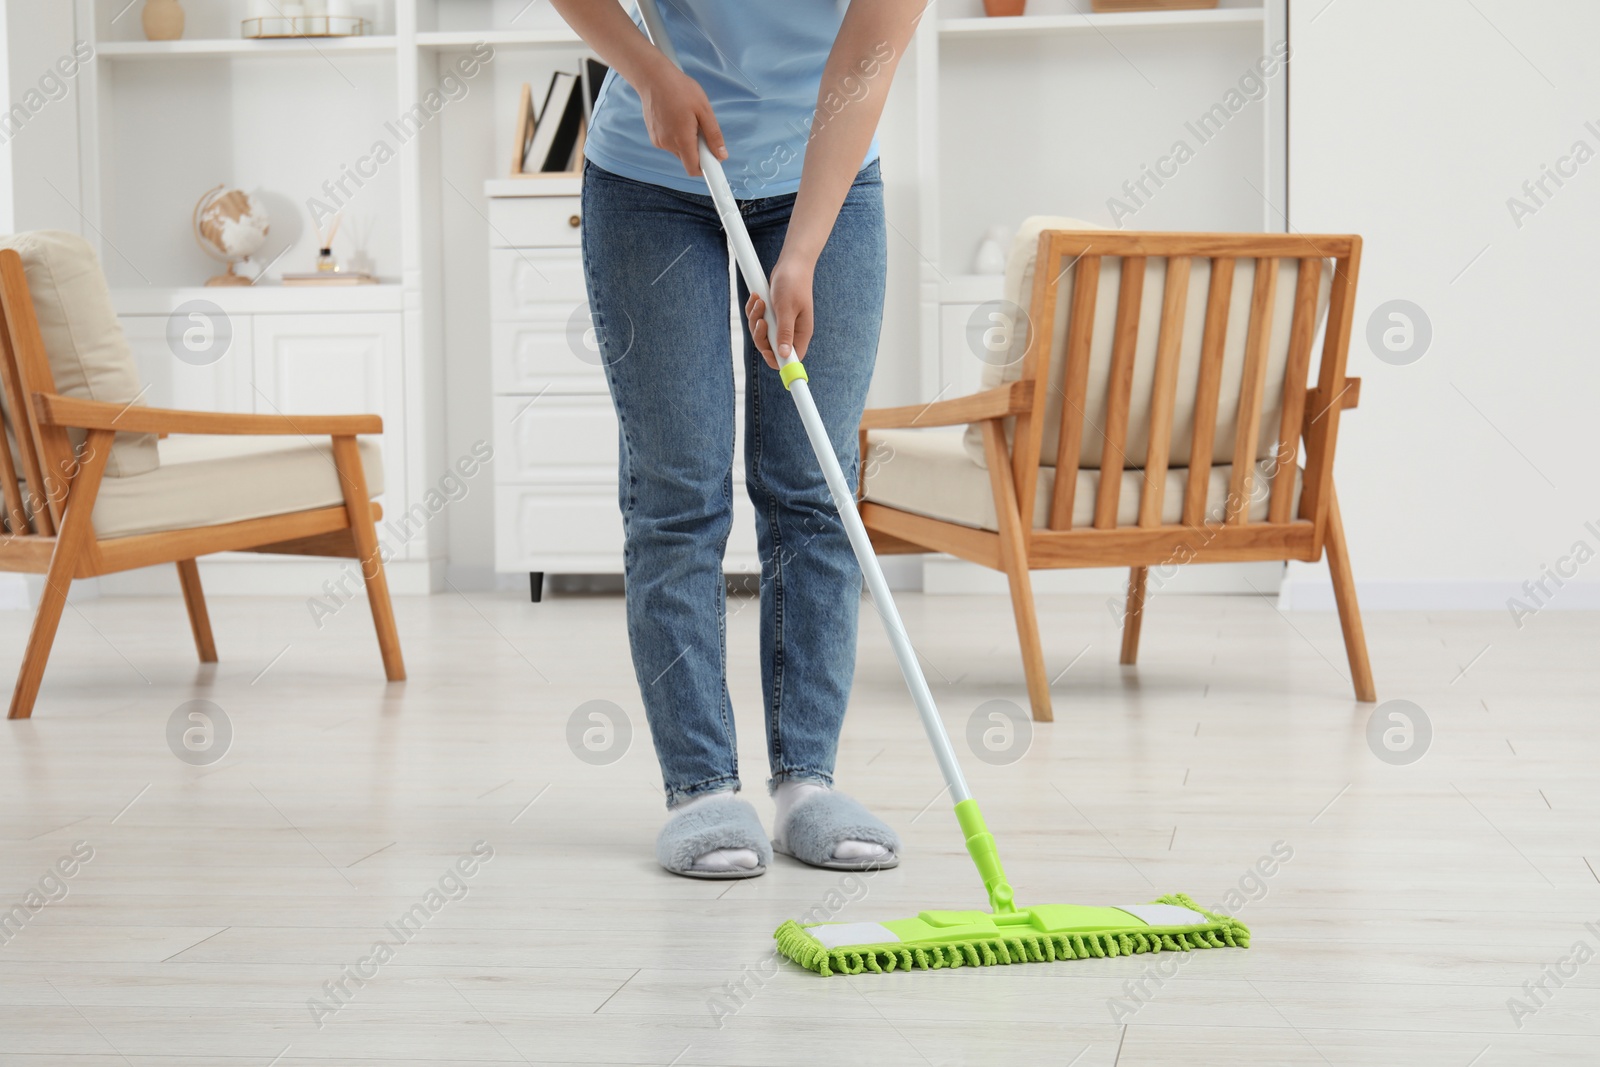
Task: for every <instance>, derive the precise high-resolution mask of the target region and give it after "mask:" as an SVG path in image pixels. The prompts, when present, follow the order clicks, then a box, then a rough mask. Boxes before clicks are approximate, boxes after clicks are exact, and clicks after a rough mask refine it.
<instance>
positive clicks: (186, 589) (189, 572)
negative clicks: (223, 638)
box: [178, 559, 217, 663]
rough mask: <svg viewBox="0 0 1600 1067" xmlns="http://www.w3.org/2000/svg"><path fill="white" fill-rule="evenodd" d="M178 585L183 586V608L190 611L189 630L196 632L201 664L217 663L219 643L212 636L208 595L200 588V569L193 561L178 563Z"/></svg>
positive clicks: (196, 644) (196, 648)
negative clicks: (207, 608) (207, 609)
mask: <svg viewBox="0 0 1600 1067" xmlns="http://www.w3.org/2000/svg"><path fill="white" fill-rule="evenodd" d="M178 584H179V585H181V586H183V606H184V607H186V608H188V609H189V629H190V630H193V631H194V647H195V650H196V651H197V652H199V653H200V662H201V663H215V662H217V643H216V641H215V640H214V639H213V638H212V636H211V616H210V614H209V613H207V611H206V593H205V590H204V589H202V588H201V587H200V568H199V567H198V566H197V565H196V564H195V561H194V560H192V559H180V560H179V561H178Z"/></svg>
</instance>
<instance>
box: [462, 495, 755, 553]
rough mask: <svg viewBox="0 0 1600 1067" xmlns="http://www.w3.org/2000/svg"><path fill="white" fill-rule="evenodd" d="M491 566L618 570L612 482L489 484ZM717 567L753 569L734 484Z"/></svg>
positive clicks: (746, 512)
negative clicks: (492, 489)
mask: <svg viewBox="0 0 1600 1067" xmlns="http://www.w3.org/2000/svg"><path fill="white" fill-rule="evenodd" d="M494 522H495V538H494V551H495V569H496V570H497V571H500V572H501V573H507V572H512V571H550V572H552V573H556V574H561V573H567V574H621V573H622V513H621V511H620V510H618V507H617V489H616V486H615V485H605V486H582V485H573V486H518V485H501V486H496V487H495V519H494ZM723 569H724V570H725V571H728V572H730V573H756V572H758V571H759V570H760V564H759V562H758V559H757V554H756V528H755V509H754V508H753V507H752V506H751V504H750V499H749V497H747V496H745V493H744V488H743V486H735V488H734V498H733V531H732V533H731V534H730V535H729V537H728V549H727V553H726V555H725V556H724V559H723Z"/></svg>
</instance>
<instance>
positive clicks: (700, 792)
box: [666, 773, 739, 805]
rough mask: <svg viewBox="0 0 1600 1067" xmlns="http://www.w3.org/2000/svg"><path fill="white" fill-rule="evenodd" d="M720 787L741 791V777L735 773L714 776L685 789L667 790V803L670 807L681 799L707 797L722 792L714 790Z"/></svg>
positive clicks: (684, 787)
mask: <svg viewBox="0 0 1600 1067" xmlns="http://www.w3.org/2000/svg"><path fill="white" fill-rule="evenodd" d="M720 785H732V786H733V788H734V791H735V792H738V790H739V775H738V774H737V773H734V774H718V775H714V776H713V777H710V778H707V779H705V780H704V781H700V782H693V783H691V784H689V785H686V786H683V787H681V788H678V789H673V788H670V787H669V788H668V789H667V790H666V794H667V803H668V804H669V805H670V804H671V803H672V802H673V801H674V800H678V799H680V798H682V799H688V800H692V799H694V798H695V797H697V796H705V795H706V794H708V793H716V792H721V790H719V789H715V788H712V787H714V786H720Z"/></svg>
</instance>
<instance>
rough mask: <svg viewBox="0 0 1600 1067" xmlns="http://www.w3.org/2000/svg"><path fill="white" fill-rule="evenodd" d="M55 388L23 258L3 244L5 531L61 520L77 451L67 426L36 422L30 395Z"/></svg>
mask: <svg viewBox="0 0 1600 1067" xmlns="http://www.w3.org/2000/svg"><path fill="white" fill-rule="evenodd" d="M55 388H56V387H55V377H54V375H53V374H52V373H51V371H50V361H49V359H48V358H47V357H46V355H45V349H44V343H43V341H42V340H41V338H40V334H39V324H38V321H37V319H36V318H35V316H34V308H33V301H32V299H31V298H30V297H29V295H28V280H27V276H26V274H25V273H24V270H23V265H22V257H21V256H19V255H18V254H17V253H16V251H15V250H13V249H9V248H6V249H0V394H3V400H4V403H3V405H0V418H3V420H4V423H5V426H4V429H5V432H4V433H0V489H3V492H4V498H5V499H4V503H5V509H4V518H5V526H6V532H7V533H9V534H11V535H13V536H23V535H27V534H30V533H32V534H38V535H41V536H45V537H49V536H54V534H55V532H56V531H57V530H58V529H59V528H60V525H61V512H62V509H63V507H64V504H65V500H66V490H67V486H68V484H69V483H70V481H71V477H72V474H73V472H74V471H75V469H76V459H75V453H74V450H73V447H72V442H71V441H70V440H69V438H68V437H67V434H66V431H65V430H62V429H61V428H59V427H52V426H40V425H38V423H37V421H36V420H35V418H34V413H33V403H32V400H31V398H32V397H33V395H34V394H35V393H53V392H55ZM13 446H15V448H16V455H13V454H12V448H13ZM19 461H20V462H19ZM19 470H20V471H21V473H22V480H21V482H19V479H18V477H17V472H18V471H19ZM24 494H26V496H25V495H24Z"/></svg>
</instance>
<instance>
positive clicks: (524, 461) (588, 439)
mask: <svg viewBox="0 0 1600 1067" xmlns="http://www.w3.org/2000/svg"><path fill="white" fill-rule="evenodd" d="M494 429H495V441H494V456H495V464H494V478H495V482H496V484H500V485H505V484H521V483H527V482H581V483H587V484H590V485H593V484H595V483H605V482H612V483H615V481H616V479H617V415H616V412H615V410H613V409H612V407H611V398H610V397H609V396H550V395H548V394H547V395H545V396H541V397H538V398H537V399H535V398H534V397H529V396H497V397H495V398H494Z"/></svg>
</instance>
